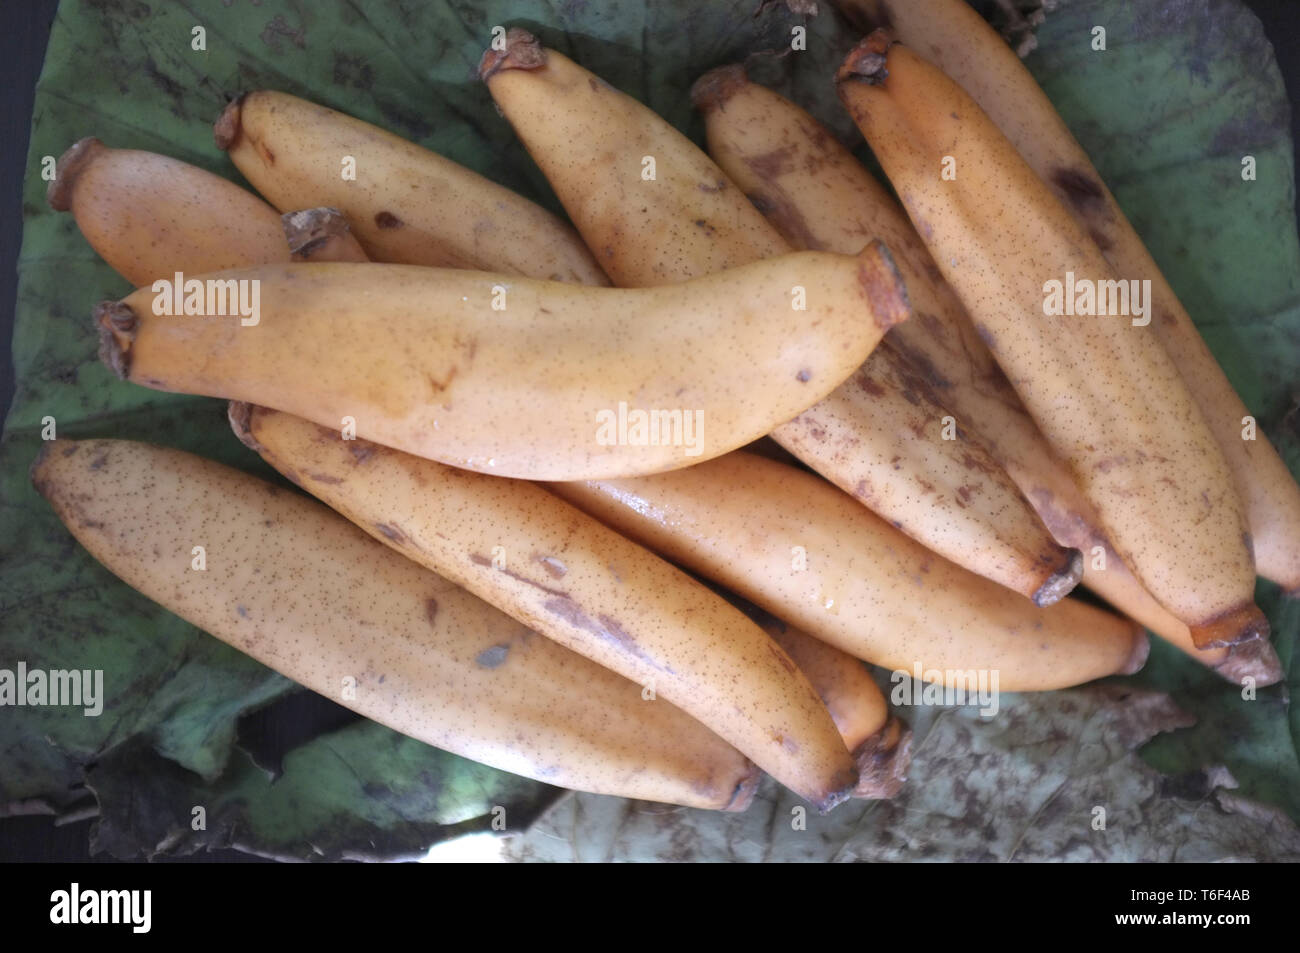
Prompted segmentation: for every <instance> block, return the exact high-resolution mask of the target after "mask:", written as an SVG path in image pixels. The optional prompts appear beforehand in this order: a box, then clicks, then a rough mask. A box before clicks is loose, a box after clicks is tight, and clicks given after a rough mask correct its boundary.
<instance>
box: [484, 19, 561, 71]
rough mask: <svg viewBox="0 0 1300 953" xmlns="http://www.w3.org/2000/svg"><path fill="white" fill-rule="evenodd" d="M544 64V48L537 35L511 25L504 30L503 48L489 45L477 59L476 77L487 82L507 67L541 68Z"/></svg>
mask: <svg viewBox="0 0 1300 953" xmlns="http://www.w3.org/2000/svg"><path fill="white" fill-rule="evenodd" d="M545 65H546V50H545V49H544V48H543V47H542V44H541V43H540V42H538V39H537V37H535V36H533V35H532V34H531V33H529V32H528V31H527V30H525V29H523V28H521V27H517V26H515V27H511V28H510V29H509V30H508V31H507V32H506V48H505V49H504V50H497V49H492V48H491V47H489V48H488V49H487V50H485V51H484V52H483V59H481V60H479V64H478V78H479V79H481V80H482V81H483V82H485V83H486V82H487V81H488V80H489V79H491V78H492V77H493V76H495V75H496V74H497V73H500V72H502V71H503V70H508V69H541V68H542V67H543V66H545Z"/></svg>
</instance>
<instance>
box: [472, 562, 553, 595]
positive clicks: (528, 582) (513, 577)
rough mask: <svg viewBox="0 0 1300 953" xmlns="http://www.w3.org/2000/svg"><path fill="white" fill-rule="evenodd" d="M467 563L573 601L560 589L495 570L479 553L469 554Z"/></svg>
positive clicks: (509, 572) (511, 572)
mask: <svg viewBox="0 0 1300 953" xmlns="http://www.w3.org/2000/svg"><path fill="white" fill-rule="evenodd" d="M469 561H470V562H472V563H473V564H474V565H475V566H482V567H483V568H485V569H492V570H493V571H495V572H499V573H501V574H502V575H504V576H509V577H510V578H511V579H513V580H515V581H516V582H522V583H523V584H524V585H526V586H532V587H533V588H534V589H539V590H541V591H542V592H544V593H546V594H547V595H549V596H555V597H557V598H560V599H567V600H569V601H570V602H572V601H573V597H572V596H570V595H569V594H568V593H567V592H565V591H563V590H562V589H552V588H551V587H550V586H543V585H542V584H541V583H540V582H537V581H536V580H533V579H529V578H528V577H527V576H521V575H520V574H519V573H517V572H513V571H512V570H509V569H497V568H496V567H495V566H493V565H492V560H490V559H488V558H487V557H486V556H484V555H482V554H480V553H470V556H469Z"/></svg>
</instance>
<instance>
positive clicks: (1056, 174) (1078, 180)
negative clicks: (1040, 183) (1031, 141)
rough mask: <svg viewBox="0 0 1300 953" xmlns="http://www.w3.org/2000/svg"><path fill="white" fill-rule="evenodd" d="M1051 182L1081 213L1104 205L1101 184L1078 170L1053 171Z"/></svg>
mask: <svg viewBox="0 0 1300 953" xmlns="http://www.w3.org/2000/svg"><path fill="white" fill-rule="evenodd" d="M1051 182H1052V184H1053V185H1055V186H1056V188H1057V189H1059V190H1060V192H1061V194H1063V195H1064V196H1065V198H1066V200H1067V201H1068V202H1069V203H1070V204H1071V205H1073V206H1074V207H1075V208H1077V209H1079V211H1081V212H1088V211H1093V210H1095V209H1096V208H1097V207H1099V206H1104V205H1105V202H1106V193H1105V191H1104V190H1103V189H1102V187H1101V183H1100V182H1098V181H1097V180H1096V179H1095V178H1093V177H1092V176H1090V175H1089V174H1088V173H1086V172H1082V171H1080V170H1079V169H1067V168H1061V169H1054V170H1053V171H1052V174H1051Z"/></svg>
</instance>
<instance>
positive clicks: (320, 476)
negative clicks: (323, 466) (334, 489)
mask: <svg viewBox="0 0 1300 953" xmlns="http://www.w3.org/2000/svg"><path fill="white" fill-rule="evenodd" d="M307 476H309V477H310V478H311V479H313V480H315V481H316V482H317V483H326V484H329V485H331V486H332V485H335V484H339V483H342V482H343V478H342V477H336V476H331V475H330V474H328V473H308V474H307Z"/></svg>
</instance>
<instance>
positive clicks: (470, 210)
mask: <svg viewBox="0 0 1300 953" xmlns="http://www.w3.org/2000/svg"><path fill="white" fill-rule="evenodd" d="M216 131H217V141H218V145H221V146H222V147H223V148H225V149H226V150H227V152H228V153H229V154H230V158H231V161H233V162H234V163H235V165H236V166H237V167H238V168H239V171H240V172H242V173H243V174H244V177H245V178H246V179H248V181H249V182H251V183H252V184H253V187H254V188H256V189H257V191H258V192H260V193H261V194H262V195H263V196H264V197H265V198H266V199H267V201H269V202H270V203H271V204H272V205H274V206H275V207H276V208H278V209H279V210H280V211H282V212H290V211H293V210H294V209H300V208H311V207H313V206H317V205H329V206H332V207H334V208H337V209H338V210H339V211H340V212H342V213H343V215H344V216H345V217H346V218H347V220H348V222H349V223H350V224H351V225H352V228H353V230H354V231H355V233H356V235H357V238H358V240H359V241H360V242H361V245H362V247H364V248H365V250H366V252H367V254H369V255H370V257H372V258H374V259H376V260H379V261H389V262H399V263H403V264H408V265H430V266H435V267H449V268H473V269H478V270H481V271H496V272H505V273H507V274H518V275H532V276H536V277H539V278H548V279H551V280H553V281H574V282H580V283H583V284H594V285H602V284H608V283H609V282H608V280H607V279H606V278H605V276H604V275H603V274H602V273H601V270H600V266H599V265H597V264H596V262H595V260H594V259H593V258H592V256H591V253H590V252H589V251H588V250H587V248H586V246H585V245H583V243H582V240H581V239H580V238H579V237H578V235H577V234H576V233H575V232H574V231H573V229H572V228H571V227H570V226H569V225H567V224H566V223H564V222H562V221H561V220H560V219H558V218H556V217H555V216H554V215H552V214H551V213H550V212H548V211H546V210H545V209H544V208H542V207H541V206H540V205H537V204H535V203H533V202H530V201H528V200H527V199H525V198H523V197H522V196H520V195H517V194H515V193H514V192H512V191H510V190H509V189H507V188H505V187H504V186H500V185H497V184H496V183H495V182H492V181H490V180H488V179H485V178H484V177H483V176H481V175H479V174H478V173H476V172H471V171H470V170H469V169H466V168H465V167H464V166H461V165H459V164H457V163H455V162H452V161H451V160H450V159H445V158H443V157H442V156H440V155H438V154H437V153H435V152H430V151H429V150H428V149H422V148H421V147H419V146H417V145H415V144H414V143H411V142H407V141H406V140H405V139H403V138H401V137H400V136H395V135H393V134H392V133H390V132H386V131H384V130H383V129H380V128H378V127H376V126H372V125H370V124H369V123H366V122H362V121H361V120H359V119H354V118H352V117H351V116H348V115H345V114H344V113H341V112H336V111H335V110H333V109H327V108H326V107H324V106H318V105H316V104H315V103H312V102H308V101H307V100H304V99H299V98H297V97H296V96H290V95H289V94H287V93H280V92H275V91H272V90H262V91H259V92H254V93H249V94H248V95H246V96H244V97H243V98H242V99H240V100H238V101H237V102H235V103H232V104H231V106H230V107H229V108H228V109H227V111H226V112H225V113H223V114H222V116H221V119H219V120H218V122H217V126H216ZM347 156H350V157H352V158H353V159H355V160H356V178H355V179H354V180H351V179H344V178H343V174H342V173H343V169H344V166H343V161H344V157H347Z"/></svg>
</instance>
